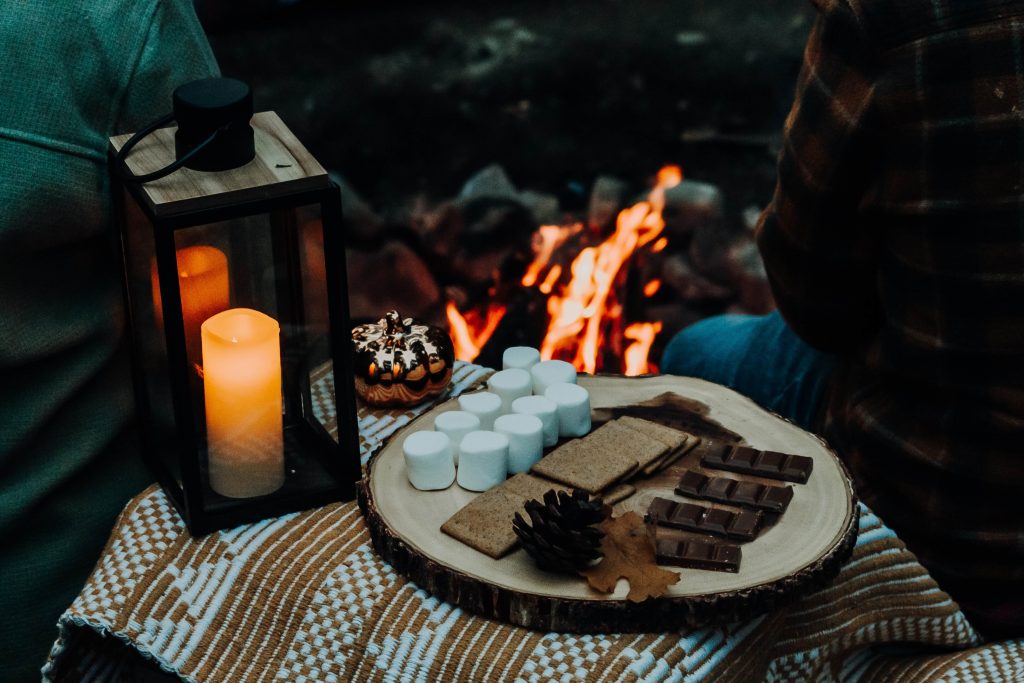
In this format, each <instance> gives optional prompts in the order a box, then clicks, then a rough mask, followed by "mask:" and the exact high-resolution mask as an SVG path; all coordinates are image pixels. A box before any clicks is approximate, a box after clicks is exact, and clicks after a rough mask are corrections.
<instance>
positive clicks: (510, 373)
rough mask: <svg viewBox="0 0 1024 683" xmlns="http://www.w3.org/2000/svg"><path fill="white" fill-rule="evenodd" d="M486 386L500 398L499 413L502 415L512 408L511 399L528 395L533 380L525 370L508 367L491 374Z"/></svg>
mask: <svg viewBox="0 0 1024 683" xmlns="http://www.w3.org/2000/svg"><path fill="white" fill-rule="evenodd" d="M487 388H488V389H490V391H491V393H492V394H497V395H498V397H499V398H500V399H501V414H502V415H504V414H506V413H508V412H509V411H511V410H512V401H514V400H516V399H517V398H522V397H523V396H529V395H530V393H531V390H532V389H533V381H532V380H531V378H530V373H528V372H527V371H526V370H523V369H521V368H509V369H508V370H499V371H498V372H496V373H494V374H493V375H491V378H490V379H488V380H487Z"/></svg>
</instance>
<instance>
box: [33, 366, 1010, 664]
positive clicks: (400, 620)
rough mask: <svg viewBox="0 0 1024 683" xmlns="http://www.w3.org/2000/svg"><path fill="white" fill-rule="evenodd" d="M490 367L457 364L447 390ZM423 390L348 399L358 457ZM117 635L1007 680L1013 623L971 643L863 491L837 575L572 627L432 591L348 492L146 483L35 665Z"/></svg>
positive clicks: (258, 650)
mask: <svg viewBox="0 0 1024 683" xmlns="http://www.w3.org/2000/svg"><path fill="white" fill-rule="evenodd" d="M489 372H490V371H488V370H486V369H484V368H480V367H478V366H473V365H469V364H460V365H459V366H458V367H457V368H456V372H455V381H454V387H453V392H454V393H458V392H460V391H464V390H466V389H467V388H469V387H472V386H474V385H476V384H478V383H479V382H480V381H481V380H483V379H484V378H486V376H487V375H488V374H489ZM427 408H429V406H426V407H423V408H420V409H419V410H413V411H407V412H397V411H392V412H383V411H377V412H373V411H369V410H365V409H361V410H360V414H359V429H360V447H361V450H362V457H363V458H364V462H365V460H366V459H368V458H369V457H370V456H371V455H372V454H373V453H375V452H376V451H378V450H379V449H380V447H381V446H382V445H383V443H384V442H385V441H386V439H387V438H388V437H389V436H391V435H392V434H394V433H395V432H396V431H397V430H398V429H400V428H401V427H403V426H404V425H406V424H408V422H409V421H410V420H412V419H413V418H414V417H415V416H416V415H417V414H419V413H420V412H422V411H423V410H426V409H427ZM122 643H124V644H127V645H130V646H131V648H132V649H131V650H130V649H129V648H125V647H123V646H122V645H121V644H122ZM126 652H128V653H130V654H131V653H133V652H137V653H140V654H141V655H142V656H143V657H145V658H147V659H150V660H152V661H153V662H155V663H156V664H158V665H159V666H160V667H161V668H163V669H164V670H166V671H168V672H173V673H175V674H177V675H178V676H180V677H181V678H182V679H183V680H186V681H217V682H221V681H242V682H244V681H295V682H297V683H306V682H309V683H312V682H319V681H325V682H335V683H344V682H346V681H386V682H390V681H403V682H404V681H428V682H433V681H445V682H448V681H487V682H491V681H508V682H510V683H512V682H516V683H519V682H531V683H532V682H534V681H559V682H561V683H565V682H568V681H594V682H600V683H611V682H613V681H631V682H632V681H645V682H647V681H649V682H654V681H724V682H728V681H878V682H882V681H886V682H889V681H992V682H1003V681H1024V641H1010V642H1003V643H990V644H984V645H983V644H980V643H979V640H978V636H977V635H976V633H975V632H974V630H973V629H972V627H971V626H970V624H969V623H968V622H967V620H966V619H965V617H964V616H963V614H962V613H961V612H960V611H959V609H958V608H957V606H956V604H955V603H954V602H953V601H952V600H951V599H950V598H949V596H948V595H947V594H946V593H944V592H943V591H942V590H940V589H939V587H938V586H937V585H936V584H935V582H934V581H933V580H932V579H931V578H930V577H929V575H928V573H927V572H926V571H925V569H924V568H923V567H922V566H921V565H920V564H919V563H918V562H917V560H916V559H915V557H914V556H913V554H911V553H910V552H909V551H907V549H906V548H905V547H904V545H903V543H902V542H901V541H900V540H899V539H898V538H897V537H896V535H895V534H894V533H893V532H892V531H891V530H890V529H888V528H887V527H886V526H885V524H884V523H883V522H882V521H881V520H880V519H879V518H878V517H877V516H876V515H874V514H873V513H872V512H871V511H870V510H868V509H867V508H865V507H863V506H862V507H861V508H860V535H859V538H858V541H857V545H856V548H855V549H854V552H853V556H852V558H851V559H850V561H849V562H848V563H847V565H846V566H845V567H844V568H843V569H842V571H841V573H840V575H839V576H838V577H837V579H836V580H835V581H834V582H833V584H831V585H830V586H829V587H827V588H825V589H823V590H820V591H817V592H814V593H811V594H808V595H807V596H805V597H803V598H802V599H800V600H799V601H798V602H796V603H794V604H792V605H790V606H788V607H786V608H784V609H781V610H778V611H775V612H773V613H770V614H767V615H764V616H761V617H758V618H756V619H753V620H751V621H748V622H744V623H737V624H731V625H728V626H721V627H714V628H705V629H699V630H688V631H673V632H666V633H647V634H605V635H573V634H564V633H541V632H537V631H530V630H526V629H522V628H518V627H515V626H510V625H508V624H503V623H500V622H495V621H490V620H487V619H482V618H479V617H475V616H473V615H471V614H467V613H465V612H463V611H462V610H461V609H459V608H457V607H454V606H452V605H450V604H447V603H444V602H440V601H438V600H437V599H436V598H434V597H432V596H431V595H429V594H428V593H426V592H424V591H423V590H421V589H420V588H418V587H417V586H416V585H414V584H412V583H410V582H408V581H406V580H405V579H404V578H403V577H401V576H398V575H397V574H395V572H394V571H393V570H392V569H391V567H389V566H388V565H387V564H386V563H384V562H383V561H382V560H381V559H380V557H379V556H377V555H376V553H375V552H374V551H373V548H372V546H371V543H370V536H369V533H368V531H367V529H366V527H365V526H364V525H363V522H362V518H361V516H360V513H359V510H358V508H357V507H356V505H355V504H354V503H338V504H334V505H329V506H326V507H323V508H319V509H316V510H310V511H307V512H302V513H296V514H291V515H285V516H283V517H279V518H276V519H271V520H265V521H262V522H259V523H255V524H250V525H246V526H242V527H238V528H236V529H232V530H229V531H224V532H220V533H215V534H211V535H209V536H205V537H203V538H199V539H194V538H192V537H190V535H189V534H188V533H187V531H186V530H185V527H184V525H183V524H182V522H181V520H180V519H179V517H178V515H177V513H176V512H175V511H174V509H173V507H172V506H171V504H170V502H169V501H168V499H167V498H166V497H165V496H164V494H163V492H162V491H160V490H159V489H158V488H156V487H152V488H150V489H148V490H146V491H144V492H143V493H141V494H140V495H139V496H137V497H136V498H135V499H134V500H132V501H131V503H129V505H128V506H127V507H126V508H125V510H124V511H123V513H122V514H121V516H120V518H119V520H118V523H117V525H116V527H115V529H114V531H113V533H112V535H111V538H110V540H109V542H108V544H107V547H106V549H105V550H104V552H103V555H102V556H101V558H100V560H99V562H98V563H97V566H96V568H95V570H94V572H93V574H92V576H91V577H90V578H89V580H88V583H87V584H86V586H85V588H84V589H83V590H82V592H81V593H80V595H79V596H78V598H77V599H76V600H75V602H74V603H73V604H72V605H71V607H70V608H69V609H68V610H67V612H65V614H64V615H63V616H62V617H61V619H60V623H59V637H58V640H57V642H56V643H55V644H54V647H53V650H52V652H51V656H50V661H49V662H48V663H47V664H46V666H45V667H44V669H43V676H44V679H45V680H53V681H65V680H75V681H78V680H86V681H116V680H122V679H123V677H124V671H123V670H122V669H123V667H125V666H128V664H127V663H126V662H128V661H129V660H130V658H129V657H127V656H126V655H125V653H126ZM132 656H133V657H135V658H136V659H137V658H138V655H135V654H132Z"/></svg>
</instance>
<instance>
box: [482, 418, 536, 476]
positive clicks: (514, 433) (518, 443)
mask: <svg viewBox="0 0 1024 683" xmlns="http://www.w3.org/2000/svg"><path fill="white" fill-rule="evenodd" d="M494 431H495V432H497V433H498V434H504V435H505V436H507V437H508V473H509V474H518V473H520V472H528V471H529V470H530V468H531V467H533V463H535V462H537V461H538V460H540V456H541V455H542V454H543V450H544V424H543V423H542V422H541V421H540V418H539V417H537V416H536V415H502V416H501V417H499V418H498V419H497V420H495V421H494Z"/></svg>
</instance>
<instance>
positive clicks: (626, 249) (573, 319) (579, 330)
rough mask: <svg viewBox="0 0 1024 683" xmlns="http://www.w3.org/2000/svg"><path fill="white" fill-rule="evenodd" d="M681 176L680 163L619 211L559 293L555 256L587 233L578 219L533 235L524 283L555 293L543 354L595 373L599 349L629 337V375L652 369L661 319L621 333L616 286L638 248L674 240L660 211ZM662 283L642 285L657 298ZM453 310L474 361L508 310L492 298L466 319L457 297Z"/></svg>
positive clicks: (463, 354)
mask: <svg viewBox="0 0 1024 683" xmlns="http://www.w3.org/2000/svg"><path fill="white" fill-rule="evenodd" d="M682 179H683V172H682V169H680V168H679V167H678V166H665V167H663V168H662V169H661V170H659V171H658V174H657V180H656V184H655V186H654V187H653V188H652V189H651V191H650V193H649V194H648V197H647V200H646V201H642V202H638V203H636V204H634V205H633V206H631V207H629V208H627V209H624V210H622V211H620V212H619V215H618V217H617V219H616V222H615V232H614V233H612V234H611V235H610V236H609V237H608V238H607V239H605V241H604V242H602V243H601V244H599V245H597V246H596V247H587V248H585V249H583V250H581V251H580V253H579V254H577V255H576V258H575V259H573V261H572V265H571V266H570V267H569V270H570V273H571V278H570V280H569V282H568V284H566V285H564V286H563V287H561V288H560V292H558V293H552V292H553V291H554V290H555V287H556V285H557V283H558V282H559V280H560V278H561V276H562V274H563V271H564V269H563V268H562V266H561V265H560V264H558V263H555V264H553V265H552V264H551V259H552V257H553V256H554V255H555V253H556V252H557V251H558V249H559V248H560V247H562V246H563V245H564V244H565V243H566V241H567V240H568V239H569V238H570V237H572V236H573V235H575V234H577V233H579V232H580V231H582V229H583V226H582V225H581V224H578V223H577V224H573V225H568V226H558V225H543V226H541V227H540V228H539V229H538V230H537V232H536V233H535V234H534V238H533V251H534V259H533V262H532V263H530V265H529V266H528V267H527V269H526V272H525V273H524V274H523V278H522V281H521V282H522V284H523V286H525V287H533V286H537V288H538V289H539V290H540V292H541V293H543V294H547V295H549V296H548V303H547V310H548V316H549V322H548V329H547V332H546V333H545V335H544V339H543V341H542V342H541V348H540V352H541V358H543V359H545V360H548V359H551V358H555V357H561V358H564V359H566V360H570V361H572V363H573V364H574V365H575V366H576V368H577V369H578V370H580V371H582V372H589V373H593V372H596V371H597V370H598V369H599V366H600V365H601V360H602V359H600V358H598V351H599V349H601V348H602V346H603V343H604V342H605V341H606V340H607V341H609V342H610V346H611V348H612V349H613V350H614V349H618V348H621V344H622V341H623V339H627V340H633V343H632V344H630V345H629V347H628V348H627V349H626V350H625V352H624V353H623V354H622V363H623V369H624V371H625V373H626V374H627V375H636V374H643V373H646V372H649V371H650V368H651V367H652V366H651V365H650V364H649V363H648V361H647V356H648V354H649V353H650V349H651V345H652V344H653V343H654V339H655V337H656V336H657V334H658V333H659V332H660V331H661V327H662V325H661V323H660V322H653V323H634V324H632V325H630V326H629V327H627V328H626V330H625V331H624V332H623V331H622V328H621V325H622V320H621V318H622V306H621V305H620V304H619V301H618V294H617V290H618V289H619V288H621V286H622V285H623V284H624V278H623V277H622V276H621V275H620V273H622V271H623V266H624V264H625V263H626V262H627V261H628V260H629V259H630V258H631V257H632V256H633V254H634V253H635V252H636V250H637V249H639V248H641V247H644V246H646V245H648V244H651V246H650V247H649V251H650V252H651V253H657V252H659V251H662V250H663V249H665V247H666V246H667V245H668V238H666V237H664V236H662V235H661V233H662V231H663V230H664V228H665V222H664V220H662V215H661V214H662V210H663V209H664V206H665V190H667V189H668V188H670V187H674V186H675V185H678V184H679V183H680V182H682ZM652 242H653V244H652ZM545 268H547V273H546V275H544V270H545ZM542 275H543V278H542ZM538 282H540V284H539V285H538V284H537V283H538ZM660 286H661V281H660V280H657V279H655V280H651V281H650V282H648V283H647V284H646V285H645V286H644V294H645V295H647V296H652V295H653V294H654V293H656V292H657V291H658V288H659V287H660ZM447 314H448V323H449V326H450V331H451V334H452V340H453V341H454V343H455V352H456V353H455V355H456V358H459V359H461V360H473V359H474V358H476V357H477V355H478V354H479V353H480V349H481V348H483V345H484V344H485V343H486V342H487V340H488V339H489V338H490V337H491V335H492V334H493V333H494V330H495V328H496V327H497V326H498V323H499V322H500V321H501V318H502V316H504V314H505V307H504V306H500V305H496V304H494V303H493V302H491V303H490V304H488V308H487V312H486V314H480V313H478V312H477V311H469V312H467V313H466V314H465V316H463V314H461V313H460V312H459V310H458V308H457V307H456V306H455V304H454V303H453V302H448V306H447Z"/></svg>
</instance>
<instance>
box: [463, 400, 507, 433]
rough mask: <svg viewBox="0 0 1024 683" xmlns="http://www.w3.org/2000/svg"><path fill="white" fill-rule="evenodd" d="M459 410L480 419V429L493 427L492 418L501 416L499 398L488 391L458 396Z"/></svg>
mask: <svg viewBox="0 0 1024 683" xmlns="http://www.w3.org/2000/svg"><path fill="white" fill-rule="evenodd" d="M459 408H461V409H462V410H464V411H466V412H467V413H473V414H474V415H476V416H477V417H478V418H479V419H480V429H484V430H489V429H492V428H493V427H494V418H496V417H498V416H499V415H501V397H500V396H498V395H497V394H492V393H491V392H489V391H478V392H476V393H473V394H463V395H462V396H459Z"/></svg>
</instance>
